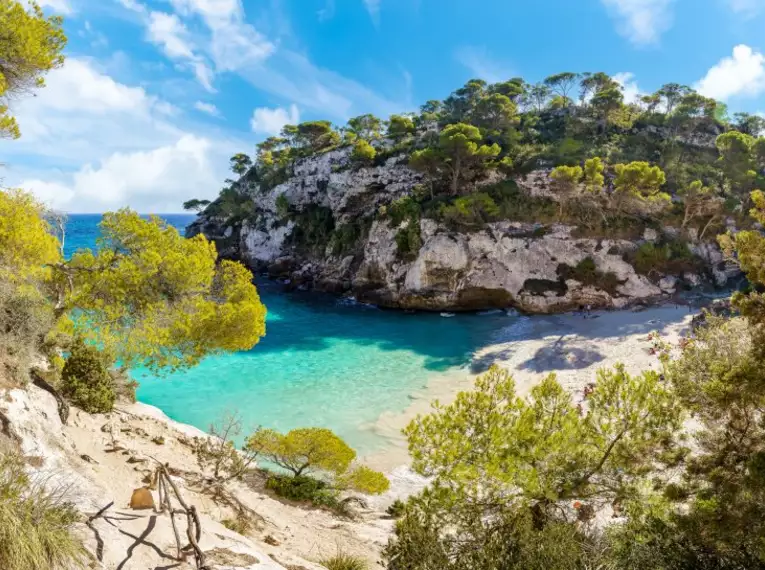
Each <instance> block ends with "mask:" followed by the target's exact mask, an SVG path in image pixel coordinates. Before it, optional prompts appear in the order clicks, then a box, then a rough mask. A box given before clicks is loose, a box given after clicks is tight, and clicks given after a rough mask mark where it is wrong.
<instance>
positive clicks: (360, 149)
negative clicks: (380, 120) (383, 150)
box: [351, 140, 377, 164]
mask: <svg viewBox="0 0 765 570" xmlns="http://www.w3.org/2000/svg"><path fill="white" fill-rule="evenodd" d="M375 156H377V151H376V150H375V147H373V146H372V145H371V144H369V143H368V142H367V141H365V140H360V141H358V142H356V144H354V145H353V151H352V152H351V160H353V161H354V162H356V163H359V164H370V163H371V162H372V161H373V160H374V159H375Z"/></svg>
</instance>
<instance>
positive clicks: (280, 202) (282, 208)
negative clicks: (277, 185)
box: [276, 194, 290, 220]
mask: <svg viewBox="0 0 765 570" xmlns="http://www.w3.org/2000/svg"><path fill="white" fill-rule="evenodd" d="M276 215H277V216H279V219H280V220H285V219H287V218H288V217H289V215H290V201H289V200H288V199H287V196H285V195H284V194H279V195H278V196H277V197H276Z"/></svg>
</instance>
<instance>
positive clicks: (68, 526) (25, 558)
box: [0, 452, 87, 570]
mask: <svg viewBox="0 0 765 570" xmlns="http://www.w3.org/2000/svg"><path fill="white" fill-rule="evenodd" d="M79 519H80V517H79V515H78V513H77V511H76V510H75V509H74V506H73V505H71V504H70V503H68V502H67V501H65V500H64V498H63V496H62V493H61V492H60V491H58V492H57V491H56V490H54V489H50V488H47V487H46V486H45V485H44V484H43V482H42V481H39V480H35V479H33V478H31V477H30V476H29V475H28V474H27V472H26V470H25V465H24V462H23V460H22V458H21V457H19V456H17V455H13V454H7V453H2V452H0V568H3V570H33V569H38V568H40V569H42V568H45V569H46V570H76V569H80V568H86V567H87V566H86V557H85V550H84V548H83V547H82V544H81V543H80V541H79V540H78V539H77V538H76V537H75V534H74V526H75V523H77V522H78V521H79Z"/></svg>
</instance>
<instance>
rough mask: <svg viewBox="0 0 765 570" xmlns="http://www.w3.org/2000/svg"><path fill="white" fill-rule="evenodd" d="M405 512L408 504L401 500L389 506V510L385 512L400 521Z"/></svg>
mask: <svg viewBox="0 0 765 570" xmlns="http://www.w3.org/2000/svg"><path fill="white" fill-rule="evenodd" d="M405 510H406V503H404V501H402V500H401V499H396V500H395V501H393V502H392V503H391V504H390V505H389V506H388V508H387V509H385V512H386V513H387V514H388V515H389V516H391V517H393V518H394V519H398V518H401V517H402V516H403V515H404V512H405Z"/></svg>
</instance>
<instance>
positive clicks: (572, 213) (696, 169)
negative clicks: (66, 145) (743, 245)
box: [207, 72, 765, 254]
mask: <svg viewBox="0 0 765 570" xmlns="http://www.w3.org/2000/svg"><path fill="white" fill-rule="evenodd" d="M764 127H765V120H763V119H761V118H760V117H757V116H754V115H749V114H746V113H737V114H735V115H734V116H733V117H729V116H728V111H727V108H726V106H725V105H724V104H722V103H719V102H717V101H715V100H713V99H709V98H706V97H703V96H701V95H700V94H698V93H696V92H695V91H693V90H692V89H691V88H689V87H686V86H683V85H678V84H667V85H664V86H662V87H661V88H660V89H659V90H657V91H656V92H655V93H653V94H647V95H643V96H641V97H639V98H638V99H637V100H636V101H625V99H624V93H623V89H622V87H621V85H619V83H617V82H616V81H615V80H614V79H613V78H611V77H609V76H608V75H606V74H604V73H569V72H566V73H559V74H556V75H553V76H550V77H548V78H546V79H544V80H543V81H542V82H540V83H538V84H529V83H527V82H525V81H524V80H523V79H521V78H513V79H510V80H508V81H505V82H500V83H495V84H488V83H486V82H485V81H482V80H477V79H476V80H471V81H469V82H467V83H466V84H465V85H464V86H463V87H461V88H459V89H457V90H456V91H455V92H454V93H452V94H451V95H450V96H449V97H447V98H446V99H445V100H443V101H438V100H433V101H428V102H427V103H426V104H424V105H423V106H422V107H421V108H420V110H419V112H417V113H409V114H406V115H393V116H391V117H390V118H389V119H388V120H387V121H385V120H382V119H379V118H377V117H374V116H372V115H362V116H360V117H355V118H353V119H351V120H349V122H348V124H347V125H346V126H344V127H340V128H335V127H333V125H332V124H331V123H330V122H328V121H312V122H308V123H302V124H300V125H287V126H286V127H284V129H283V131H282V133H281V136H277V137H270V138H268V139H266V140H265V141H263V142H262V143H259V144H258V145H257V150H256V153H255V157H254V159H253V160H252V162H251V163H250V161H249V159H248V160H242V157H243V156H244V155H242V154H239V155H237V156H236V157H234V158H233V159H232V163H235V165H236V167H235V172H237V173H238V174H240V175H241V174H244V177H243V179H242V180H240V181H238V182H233V183H232V184H230V185H229V186H228V187H227V189H226V190H225V191H224V194H225V193H226V192H229V191H230V190H231V189H234V190H235V191H240V192H241V191H243V187H241V184H242V183H246V185H251V184H255V185H256V186H257V188H259V189H260V191H264V190H268V189H270V188H273V187H274V186H276V185H277V184H279V183H281V182H284V181H285V180H287V179H288V178H289V177H290V176H291V167H292V165H293V163H294V162H295V161H297V160H300V159H303V158H306V157H311V156H316V155H318V154H321V153H325V152H328V151H331V150H334V149H337V148H342V147H346V146H352V151H351V153H350V154H351V156H352V162H353V163H355V164H356V165H365V164H371V163H372V162H374V164H377V165H379V164H382V162H381V161H384V160H386V159H387V158H388V157H391V156H396V155H404V156H407V157H408V162H409V165H410V167H411V168H412V169H414V170H417V171H419V172H421V173H422V174H423V176H424V178H425V186H426V191H425V192H417V191H415V190H414V189H413V190H412V193H411V196H412V199H414V200H416V202H417V203H418V204H419V206H420V211H421V212H426V213H427V216H428V217H432V218H434V219H437V220H441V221H445V222H453V221H455V220H457V221H458V223H460V224H461V225H463V226H464V228H463V229H468V228H473V229H475V228H480V227H481V226H482V225H483V224H485V223H487V222H488V221H496V220H499V219H510V220H513V221H533V222H537V221H540V219H541V221H563V222H566V223H571V224H573V225H577V226H583V227H586V228H589V231H590V232H594V233H595V234H598V235H602V236H608V235H611V233H612V232H618V231H619V228H622V227H624V226H625V225H631V226H634V227H636V228H640V227H644V226H645V225H646V224H669V225H676V226H678V227H682V228H683V229H688V230H689V229H691V228H693V229H694V230H695V232H696V235H700V234H704V235H706V234H707V233H708V231H709V230H710V228H715V229H718V228H719V226H720V221H721V220H722V214H724V213H727V214H729V215H732V214H736V213H737V212H739V213H741V212H745V211H746V209H748V208H749V206H750V200H749V193H750V192H751V191H752V190H754V189H755V188H757V187H760V186H762V185H763V183H764V182H765V177H764V176H763V172H765V138H763V137H760V136H759V135H760V134H761V132H762V131H763V128H764ZM237 157H239V160H236V159H237ZM250 164H251V166H250ZM242 165H244V166H242ZM536 169H548V171H551V172H550V188H549V190H550V191H551V193H550V195H549V198H547V199H546V200H547V202H548V203H549V204H552V208H554V209H555V210H557V212H556V213H555V214H554V215H552V216H550V215H549V210H550V207H549V206H548V203H545V200H544V199H543V200H541V202H540V199H539V198H532V197H531V196H530V195H528V194H526V193H525V192H524V193H522V194H521V195H519V196H518V199H519V200H524V201H528V202H530V204H532V206H531V207H529V208H527V209H525V210H524V209H516V210H515V211H503V208H502V205H501V204H500V203H499V202H498V200H497V199H496V197H494V196H492V195H491V193H486V192H485V191H484V190H483V189H482V187H483V186H484V185H486V184H487V182H488V181H489V180H492V181H497V180H503V179H518V178H519V177H522V176H523V175H524V174H526V173H528V172H530V171H532V170H536ZM256 191H257V190H256ZM476 194H478V195H476ZM226 200H228V198H226V199H225V200H223V201H221V200H219V201H217V202H214V203H213V204H212V205H211V206H209V207H208V210H207V211H208V213H211V214H222V215H224V216H228V215H229V214H232V213H235V210H237V208H238V207H237V206H235V205H234V204H233V203H231V202H228V203H229V205H228V206H226V203H227V202H226ZM242 200H243V201H248V200H251V198H249V197H247V195H246V192H245V193H244V194H243V195H242ZM535 202H539V203H538V204H535ZM227 210H230V211H227ZM370 214H374V212H370ZM250 215H254V216H257V213H256V212H251V213H250ZM378 215H379V214H378ZM741 220H743V216H739V221H741ZM394 223H395V222H394ZM402 240H403V238H402ZM403 253H404V254H405V253H406V251H404V252H403Z"/></svg>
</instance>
